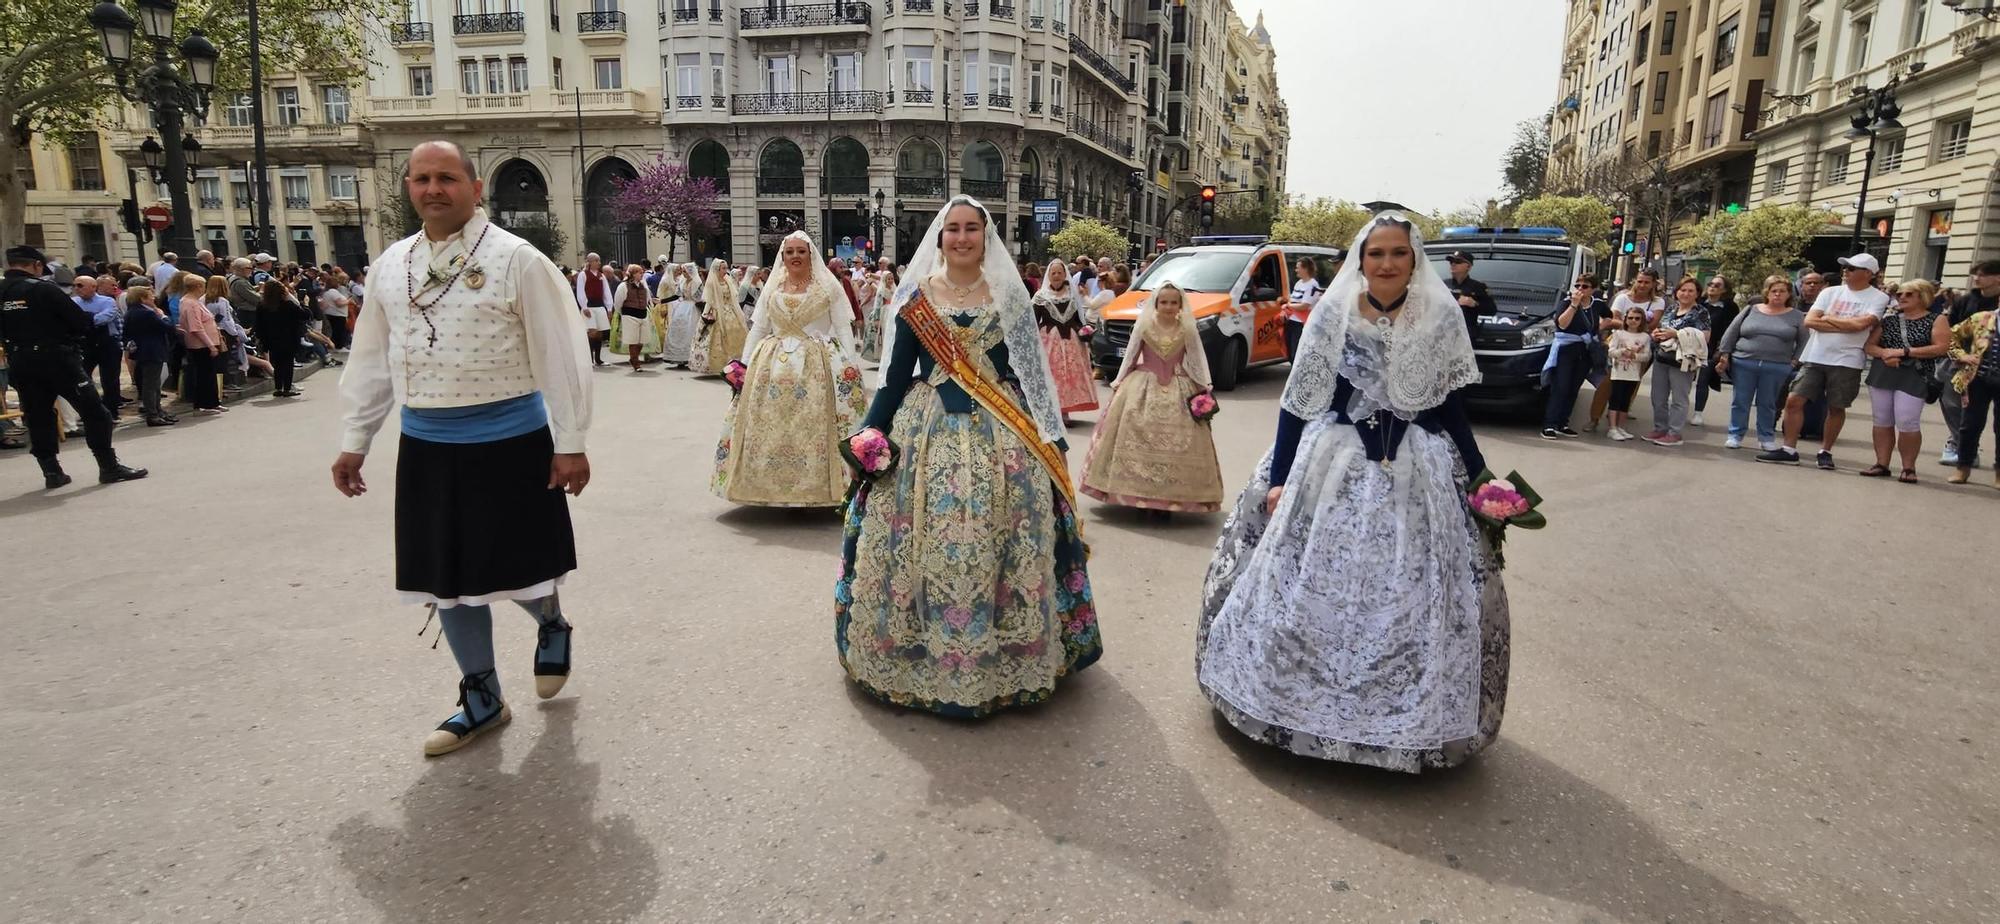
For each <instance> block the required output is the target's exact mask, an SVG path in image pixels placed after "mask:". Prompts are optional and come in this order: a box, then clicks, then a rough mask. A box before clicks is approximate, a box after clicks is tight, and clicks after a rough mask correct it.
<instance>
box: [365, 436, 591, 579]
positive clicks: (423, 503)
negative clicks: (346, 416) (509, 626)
mask: <svg viewBox="0 0 2000 924" xmlns="http://www.w3.org/2000/svg"><path fill="white" fill-rule="evenodd" d="M554 457H555V440H554V438H553V437H552V436H550V434H549V429H548V428H547V427H542V428H541V429H539V430H534V431H532V432H529V433H524V434H522V435H520V436H515V437H509V438H507V439H502V440H495V441H493V442H490V443H437V442H431V441H429V440H422V439H417V438H415V437H412V436H410V435H408V434H404V435H403V439H402V444H401V448H400V449H399V451H398V457H397V460H396V589H397V590H399V591H402V592H403V593H404V594H405V595H406V596H415V597H428V598H431V599H427V600H421V601H420V602H426V603H429V602H436V603H438V604H439V605H442V606H451V605H454V604H477V603H489V602H493V601H497V600H512V599H535V598H537V597H541V596H546V592H543V593H533V594H523V593H516V592H517V591H523V590H528V589H530V588H536V587H537V585H542V584H548V583H551V582H554V581H556V580H557V579H559V578H561V577H562V576H563V575H565V574H568V573H569V572H571V571H574V570H576V536H575V534H574V533H573V532H572V531H571V529H570V522H569V504H568V500H567V498H566V497H565V496H564V494H563V492H562V491H561V490H552V489H550V488H549V466H550V463H551V462H552V461H553V459H554Z"/></svg>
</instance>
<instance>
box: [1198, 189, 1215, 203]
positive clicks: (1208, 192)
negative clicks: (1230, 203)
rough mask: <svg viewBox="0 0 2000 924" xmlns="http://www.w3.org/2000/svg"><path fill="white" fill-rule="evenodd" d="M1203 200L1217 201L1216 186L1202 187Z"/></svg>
mask: <svg viewBox="0 0 2000 924" xmlns="http://www.w3.org/2000/svg"><path fill="white" fill-rule="evenodd" d="M1201 201H1203V202H1214V201H1215V187H1213V186H1203V187H1202V188H1201Z"/></svg>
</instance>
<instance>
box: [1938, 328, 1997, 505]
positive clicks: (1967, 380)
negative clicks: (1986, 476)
mask: <svg viewBox="0 0 2000 924" xmlns="http://www.w3.org/2000/svg"><path fill="white" fill-rule="evenodd" d="M1996 320H2000V311H1981V312H1979V313H1977V314H1974V315H1973V316H1972V317H1969V318H1966V319H1965V320H1964V321H1963V322H1960V323H1959V325H1958V326H1957V327H1954V328H1952V330H1951V351H1950V356H1951V361H1952V362H1954V363H1957V364H1958V373H1957V374H1956V375H1954V376H1952V378H1951V384H1952V387H1953V388H1954V389H1956V390H1957V391H1958V392H1959V393H1961V394H1963V395H1965V412H1964V414H1963V416H1961V417H1960V418H1959V427H1958V457H1959V458H1960V459H1974V458H1977V457H1978V456H1979V431H1981V430H1984V429H1986V414H1987V412H1989V411H1991V410H1992V409H1993V403H1994V402H1995V401H2000V337H1995V336H1994V327H1995V321H1996ZM1993 437H1994V442H1995V444H1996V445H1995V447H1994V458H1996V459H2000V417H1995V418H1994V420H1993ZM1946 480H1947V481H1949V482H1951V483H1952V484H1964V483H1966V482H1967V481H1970V480H1972V466H1970V465H1966V464H1964V463H1963V462H1961V463H1960V464H1959V466H1958V471H1955V472H1953V473H1952V474H1951V477H1950V478H1948V479H1946ZM1993 486H1994V487H1996V488H2000V465H1997V466H1996V468H1995V471H1994V474H1993Z"/></svg>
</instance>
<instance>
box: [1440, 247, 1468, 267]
mask: <svg viewBox="0 0 2000 924" xmlns="http://www.w3.org/2000/svg"><path fill="white" fill-rule="evenodd" d="M1444 259H1445V262H1446V263H1465V264H1471V263H1472V255H1471V254H1469V253H1466V252H1465V251H1463V250H1454V251H1452V252H1451V253H1448V254H1445V257H1444Z"/></svg>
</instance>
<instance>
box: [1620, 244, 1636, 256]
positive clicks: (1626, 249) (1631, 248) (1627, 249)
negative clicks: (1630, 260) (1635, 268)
mask: <svg viewBox="0 0 2000 924" xmlns="http://www.w3.org/2000/svg"><path fill="white" fill-rule="evenodd" d="M1618 252H1619V253H1622V254H1624V255H1626V256H1628V257H1629V256H1631V255H1633V254H1635V253H1638V252H1639V242H1638V241H1626V242H1625V245H1624V246H1623V247H1620V248H1618Z"/></svg>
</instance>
